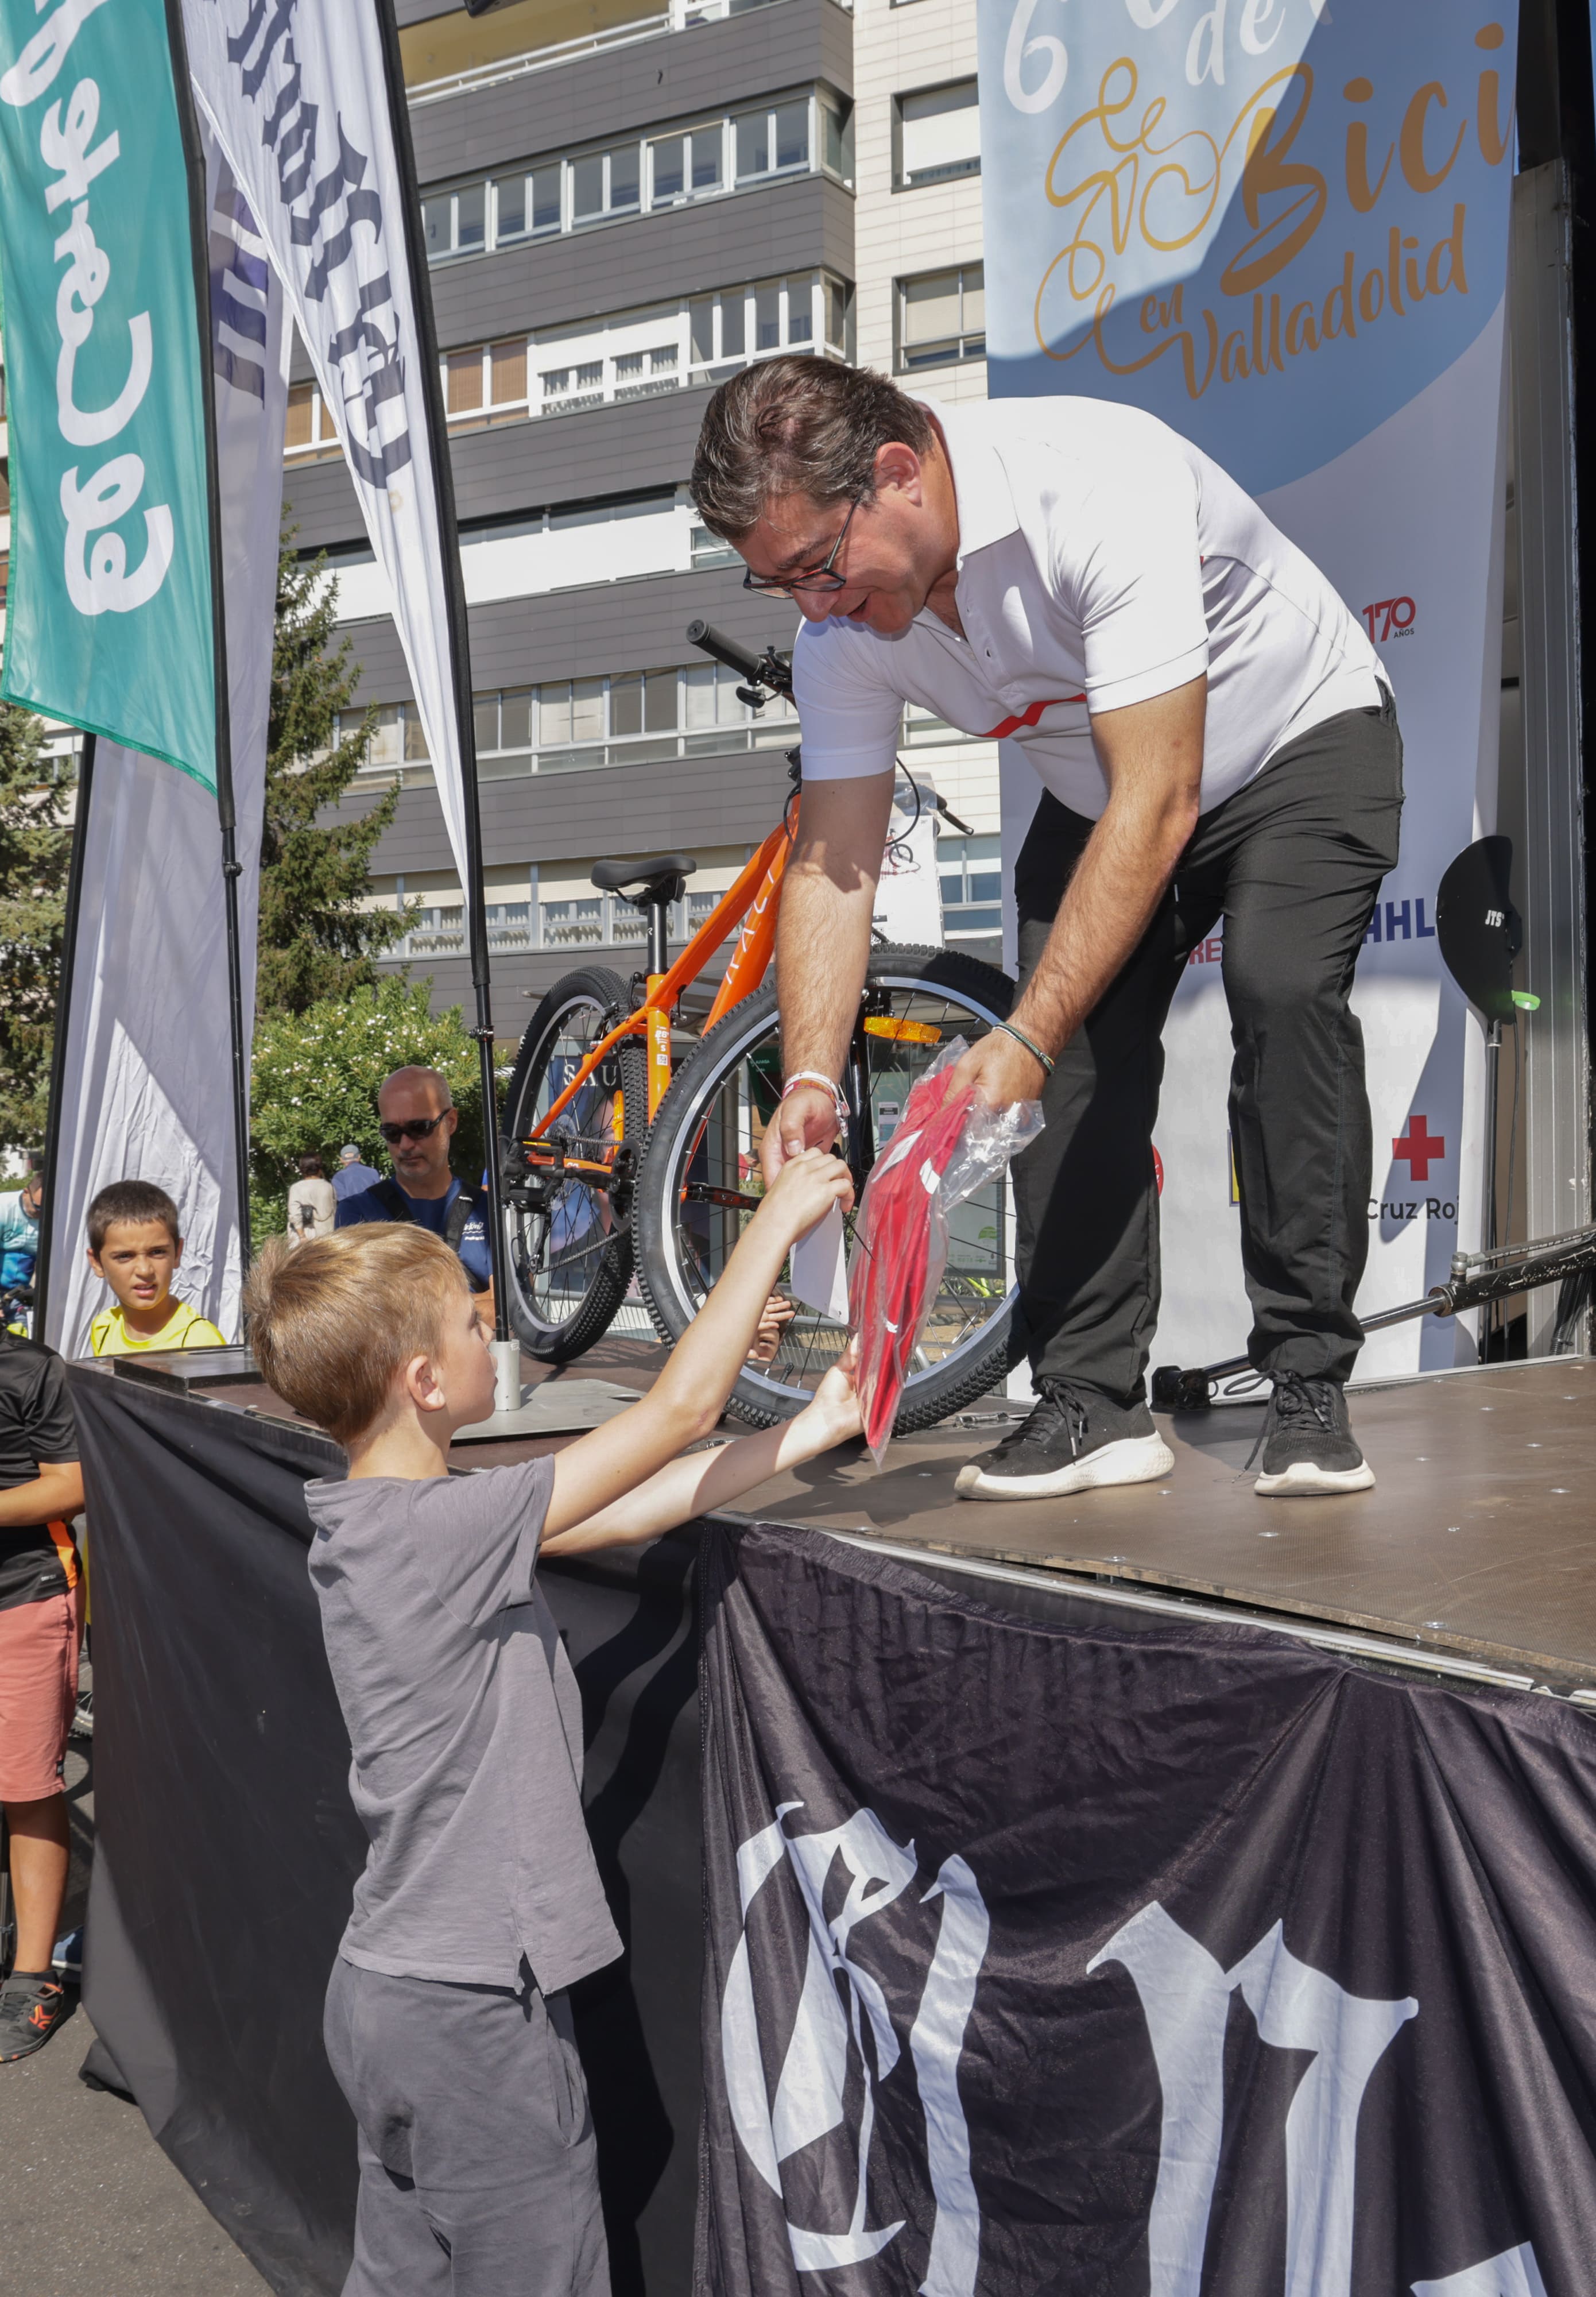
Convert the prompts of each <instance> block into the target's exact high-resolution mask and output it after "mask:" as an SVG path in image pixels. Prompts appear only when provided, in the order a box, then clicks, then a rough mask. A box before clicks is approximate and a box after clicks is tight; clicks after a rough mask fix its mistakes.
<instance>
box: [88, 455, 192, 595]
mask: <svg viewBox="0 0 1596 2297" xmlns="http://www.w3.org/2000/svg"><path fill="white" fill-rule="evenodd" d="M143 486H144V464H143V463H142V462H141V461H140V459H139V457H137V456H136V455H118V456H116V457H113V459H112V460H111V462H109V463H105V464H103V465H101V467H100V469H99V470H97V471H96V472H95V474H94V476H93V478H91V479H90V480H89V482H88V483H87V485H86V486H83V487H79V485H78V472H77V468H76V466H75V465H74V467H73V468H72V469H71V470H70V471H67V472H64V473H62V482H61V506H62V511H63V513H64V514H65V516H66V522H67V547H66V576H67V595H68V597H70V599H71V601H72V604H73V605H74V606H76V607H77V609H78V613H80V614H105V613H111V614H125V613H129V612H130V611H131V609H132V608H133V607H135V606H145V605H148V604H149V602H150V600H151V599H152V597H154V596H155V593H156V592H157V590H159V589H160V586H161V584H162V582H164V581H165V580H166V573H167V569H168V567H169V565H170V564H171V563H172V543H173V533H172V514H171V512H170V511H169V509H168V508H167V506H166V505H165V504H164V503H161V504H159V505H158V506H156V507H155V508H154V509H153V510H147V511H146V512H145V513H144V533H145V536H146V538H147V541H148V546H149V547H148V548H147V549H146V550H145V552H144V558H143V561H142V562H141V564H140V565H139V567H138V569H137V571H136V572H135V573H132V574H129V573H128V572H127V566H128V546H127V544H126V543H125V542H124V541H123V539H122V538H121V536H120V535H119V534H101V536H100V539H99V541H98V542H96V543H95V546H94V548H93V549H92V551H91V552H90V553H89V556H88V561H87V564H85V561H84V556H83V546H84V543H85V541H86V539H87V538H88V536H90V535H91V534H96V533H99V531H100V529H101V528H102V527H107V526H109V525H111V522H112V521H113V520H114V519H119V518H120V517H121V516H122V515H123V514H124V512H126V511H129V510H131V509H132V508H133V506H134V505H135V503H136V501H137V500H138V498H139V494H140V491H141V490H142V489H143Z"/></svg>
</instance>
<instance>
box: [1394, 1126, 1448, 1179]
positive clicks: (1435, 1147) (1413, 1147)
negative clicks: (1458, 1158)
mask: <svg viewBox="0 0 1596 2297" xmlns="http://www.w3.org/2000/svg"><path fill="white" fill-rule="evenodd" d="M1391 1154H1392V1157H1393V1158H1394V1159H1398V1160H1400V1159H1401V1158H1403V1157H1405V1158H1406V1159H1407V1166H1408V1173H1409V1175H1410V1177H1411V1179H1413V1180H1415V1181H1427V1180H1428V1179H1429V1176H1430V1165H1431V1162H1432V1161H1434V1162H1436V1163H1437V1164H1438V1163H1439V1162H1440V1160H1441V1158H1442V1157H1444V1156H1445V1154H1446V1143H1445V1141H1444V1140H1443V1139H1442V1137H1441V1135H1440V1134H1439V1133H1438V1132H1431V1131H1430V1129H1429V1124H1428V1123H1427V1120H1426V1119H1425V1118H1424V1117H1422V1116H1410V1117H1409V1119H1408V1131H1407V1137H1406V1138H1405V1140H1394V1141H1393V1142H1392V1143H1391Z"/></svg>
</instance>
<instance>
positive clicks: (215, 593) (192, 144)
mask: <svg viewBox="0 0 1596 2297" xmlns="http://www.w3.org/2000/svg"><path fill="white" fill-rule="evenodd" d="M166 21H167V41H168V45H169V49H170V51H171V60H172V90H173V95H174V96H175V98H176V101H177V120H178V125H179V127H180V128H181V129H182V133H183V159H184V165H185V168H186V169H187V172H188V213H189V237H190V240H191V243H192V245H193V266H194V316H195V320H196V323H197V325H198V326H199V330H200V379H201V383H202V394H201V396H202V403H203V406H204V413H205V492H206V504H207V511H208V525H209V531H210V629H211V659H212V663H213V669H214V676H215V686H216V805H217V814H218V821H219V825H220V828H221V840H222V903H223V910H224V914H225V916H226V937H227V1025H228V1037H229V1043H230V1046H231V1050H232V1072H233V1076H232V1084H233V1157H234V1165H236V1167H237V1187H238V1208H237V1209H238V1253H239V1265H238V1277H239V1282H240V1284H241V1285H242V1284H243V1280H244V1278H245V1277H246V1276H247V1275H248V1274H249V1272H250V1261H251V1257H252V1253H251V1236H250V1071H249V1061H248V1058H247V1057H246V1055H245V1050H244V1010H243V951H242V950H241V948H240V946H239V926H238V881H239V878H240V877H242V876H243V863H242V862H241V861H240V860H239V858H238V839H237V812H236V809H235V807H234V800H233V718H232V697H231V691H230V688H229V686H228V682H227V600H226V589H225V586H224V582H223V576H222V505H221V487H220V484H219V482H218V476H217V444H216V361H215V358H214V355H213V353H212V349H211V334H212V329H211V317H210V257H209V251H208V242H209V237H210V218H209V217H208V215H207V213H206V206H205V154H204V151H203V148H202V145H201V142H200V128H199V121H198V119H197V117H196V115H195V112H194V96H193V83H192V81H191V80H190V78H189V72H188V43H187V40H186V39H185V36H184V30H183V7H182V0H166Z"/></svg>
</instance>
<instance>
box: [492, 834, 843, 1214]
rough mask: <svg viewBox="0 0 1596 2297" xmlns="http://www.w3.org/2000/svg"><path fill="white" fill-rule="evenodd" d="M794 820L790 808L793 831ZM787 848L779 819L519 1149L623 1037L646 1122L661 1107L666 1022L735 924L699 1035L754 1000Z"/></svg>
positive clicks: (583, 1164)
mask: <svg viewBox="0 0 1596 2297" xmlns="http://www.w3.org/2000/svg"><path fill="white" fill-rule="evenodd" d="M796 819H797V814H796V805H795V804H794V809H793V823H794V827H795V826H796ZM792 848H793V830H792V828H789V827H788V824H787V821H786V819H785V818H784V819H782V820H781V821H779V822H778V823H777V826H776V827H775V828H774V829H773V830H772V831H771V832H770V835H769V837H767V838H766V840H765V842H764V844H762V845H761V847H760V849H759V851H758V852H756V853H755V854H753V856H752V858H751V859H750V860H748V861H746V862H745V864H744V866H743V869H742V870H741V871H740V872H739V874H738V876H737V878H736V883H735V884H734V885H731V886H729V887H728V889H727V891H726V892H725V893H722V895H721V896H720V900H719V901H718V902H716V904H715V906H714V908H713V909H712V910H711V911H710V913H709V915H708V917H707V918H705V919H704V921H703V924H702V925H701V926H699V928H698V930H697V932H696V933H695V934H694V935H693V937H692V939H691V940H690V941H689V942H688V943H687V947H686V948H685V949H684V950H683V951H682V953H681V955H680V956H679V958H678V959H677V960H676V963H675V964H674V965H673V966H672V967H670V971H669V972H667V973H651V974H650V975H649V976H648V978H647V984H646V989H645V992H644V998H643V1002H642V1004H641V1005H639V1006H638V1008H637V1009H636V1010H635V1011H633V1012H631V1013H629V1014H628V1015H627V1017H626V1018H625V1020H624V1021H621V1022H618V1023H617V1024H616V1025H615V1027H614V1028H613V1029H612V1030H611V1031H610V1032H609V1033H608V1035H607V1036H605V1037H601V1038H600V1040H599V1041H598V1042H597V1044H596V1045H595V1046H594V1048H593V1050H592V1051H591V1052H590V1053H588V1055H587V1056H586V1058H584V1060H583V1061H582V1064H581V1066H580V1068H579V1069H578V1070H577V1073H576V1074H575V1075H574V1076H573V1077H572V1080H571V1082H570V1083H569V1084H568V1085H567V1086H566V1087H565V1090H564V1092H562V1093H561V1095H560V1097H559V1099H557V1100H556V1101H555V1103H554V1105H553V1107H551V1108H550V1109H549V1111H548V1114H547V1116H545V1117H544V1118H543V1120H542V1121H541V1123H540V1124H539V1126H538V1128H537V1130H536V1131H535V1132H531V1133H529V1134H528V1135H527V1136H526V1140H525V1142H524V1146H525V1147H527V1148H535V1147H536V1145H537V1143H538V1141H539V1140H541V1139H542V1137H543V1135H544V1134H545V1133H546V1132H547V1130H548V1127H549V1126H550V1125H551V1124H553V1123H554V1122H555V1118H556V1117H558V1116H560V1115H561V1113H562V1111H563V1110H564V1109H565V1108H566V1107H568V1106H569V1105H570V1103H571V1101H572V1099H574V1098H575V1096H576V1094H577V1093H578V1092H579V1091H580V1090H581V1088H582V1086H583V1085H584V1084H586V1083H587V1082H588V1078H589V1077H590V1076H592V1074H594V1072H595V1070H596V1068H597V1067H598V1066H599V1064H600V1062H601V1061H603V1060H604V1058H605V1055H606V1054H607V1053H609V1052H610V1050H612V1048H613V1047H614V1046H616V1045H618V1044H619V1043H620V1042H621V1039H622V1038H623V1037H641V1038H642V1039H643V1041H644V1043H645V1046H646V1050H647V1054H648V1115H649V1121H650V1122H651V1123H652V1122H653V1119H654V1112H655V1111H656V1110H657V1108H658V1107H659V1105H660V1103H661V1101H662V1100H663V1099H664V1097H665V1092H666V1089H667V1087H668V1086H669V1085H670V1016H671V1014H672V1013H673V1012H674V1011H675V1009H676V1004H677V1000H678V999H679V997H680V995H681V993H682V992H683V990H684V989H686V988H687V985H688V984H689V983H690V982H693V981H696V980H697V978H698V976H699V975H700V974H701V973H702V972H703V968H704V967H705V966H706V965H707V964H708V963H709V961H710V959H711V958H712V957H713V956H714V954H715V952H716V951H717V950H718V949H719V948H720V945H721V943H723V942H724V941H725V939H726V937H727V935H728V934H729V933H730V932H731V931H732V929H733V927H734V926H739V925H740V926H741V927H742V931H741V933H740V934H739V935H738V938H737V945H736V949H735V950H734V951H732V954H731V959H730V961H729V963H728V966H727V968H726V973H725V976H724V978H723V979H722V981H721V984H720V988H719V989H718V990H717V991H716V992H715V998H714V1002H713V1004H712V1006H711V1007H710V1009H709V1015H708V1017H707V1019H706V1020H705V1022H704V1025H703V1026H704V1033H705V1035H707V1034H708V1033H709V1032H710V1030H712V1028H713V1027H714V1025H715V1024H716V1022H717V1021H720V1020H723V1019H724V1018H725V1017H726V1015H727V1014H728V1013H729V1012H730V1011H731V1009H732V1008H733V1006H734V1005H738V1004H741V1002H742V1000H743V999H744V998H745V997H747V996H751V995H752V994H753V991H754V990H756V989H757V988H758V987H759V985H760V984H761V981H763V979H764V977H765V975H766V973H767V972H768V971H769V965H770V959H771V956H772V954H773V953H774V951H775V947H776V918H777V910H778V909H779V907H780V902H781V881H782V878H783V877H784V876H785V875H786V866H787V857H788V855H789V854H790V853H791V852H792ZM623 1122H624V1117H623ZM531 1168H532V1170H533V1171H534V1172H535V1171H536V1170H537V1160H536V1159H535V1158H533V1159H531ZM561 1170H562V1171H564V1172H570V1173H577V1174H578V1175H580V1174H581V1173H603V1174H604V1175H605V1177H606V1178H607V1177H608V1176H609V1175H610V1173H611V1171H612V1166H611V1165H608V1164H605V1163H603V1162H601V1161H600V1160H598V1159H596V1158H584V1157H564V1156H563V1157H562V1158H561Z"/></svg>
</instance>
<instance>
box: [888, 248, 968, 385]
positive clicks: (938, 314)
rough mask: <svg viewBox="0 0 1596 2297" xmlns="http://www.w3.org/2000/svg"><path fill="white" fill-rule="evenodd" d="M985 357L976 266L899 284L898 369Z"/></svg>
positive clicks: (965, 265) (966, 266)
mask: <svg viewBox="0 0 1596 2297" xmlns="http://www.w3.org/2000/svg"><path fill="white" fill-rule="evenodd" d="M985 357H986V298H985V292H984V288H983V276H982V267H981V265H980V264H979V263H967V264H964V265H962V266H961V267H960V268H958V269H956V270H952V271H926V272H922V273H921V275H920V276H919V277H918V278H917V279H900V280H899V282H898V367H899V371H900V372H903V371H906V370H908V369H911V368H914V367H920V366H946V365H948V364H950V362H951V361H953V360H955V359H969V358H985Z"/></svg>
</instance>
